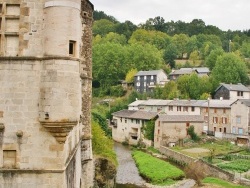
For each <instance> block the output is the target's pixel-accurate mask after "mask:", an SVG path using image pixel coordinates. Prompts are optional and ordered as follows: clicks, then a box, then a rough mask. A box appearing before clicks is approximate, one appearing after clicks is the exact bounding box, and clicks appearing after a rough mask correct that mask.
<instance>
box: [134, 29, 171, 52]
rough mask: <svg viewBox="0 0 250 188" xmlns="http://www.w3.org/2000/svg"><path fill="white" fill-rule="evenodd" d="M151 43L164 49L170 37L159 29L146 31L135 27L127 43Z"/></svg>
mask: <svg viewBox="0 0 250 188" xmlns="http://www.w3.org/2000/svg"><path fill="white" fill-rule="evenodd" d="M136 43H140V44H151V45H154V46H155V47H156V48H157V49H159V50H161V49H164V48H165V47H166V46H167V45H168V44H169V43H170V37H169V36H168V35H167V34H166V33H163V32H160V31H155V30H153V31H148V30H145V29H137V30H136V31H135V32H134V33H133V34H132V36H131V37H130V39H129V44H136Z"/></svg>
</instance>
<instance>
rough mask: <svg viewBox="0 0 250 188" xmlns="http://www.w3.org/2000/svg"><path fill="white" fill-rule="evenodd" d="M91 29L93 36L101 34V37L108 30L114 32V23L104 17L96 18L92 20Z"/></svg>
mask: <svg viewBox="0 0 250 188" xmlns="http://www.w3.org/2000/svg"><path fill="white" fill-rule="evenodd" d="M92 29H93V35H94V36H96V35H101V36H102V37H103V36H105V35H106V34H108V33H109V32H115V23H114V22H112V21H110V20H106V19H101V20H97V21H95V22H94V24H93V27H92Z"/></svg>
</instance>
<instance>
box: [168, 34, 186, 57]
mask: <svg viewBox="0 0 250 188" xmlns="http://www.w3.org/2000/svg"><path fill="white" fill-rule="evenodd" d="M188 41H189V37H188V36H187V35H185V34H179V35H174V36H173V38H172V42H173V44H174V45H175V46H176V47H177V50H178V56H179V58H183V55H184V54H185V53H187V44H188Z"/></svg>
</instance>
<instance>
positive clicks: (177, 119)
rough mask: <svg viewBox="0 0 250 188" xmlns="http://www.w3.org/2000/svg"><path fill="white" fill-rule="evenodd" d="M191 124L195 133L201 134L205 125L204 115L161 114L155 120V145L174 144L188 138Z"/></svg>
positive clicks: (157, 146)
mask: <svg viewBox="0 0 250 188" xmlns="http://www.w3.org/2000/svg"><path fill="white" fill-rule="evenodd" d="M190 126H194V131H195V133H197V135H201V134H202V131H203V126H204V119H203V116H201V115H167V114H159V116H158V118H157V119H156V121H155V132H154V147H155V148H160V146H161V145H163V146H174V145H175V144H177V143H178V142H179V141H181V140H183V139H185V138H188V137H189V135H188V133H187V129H188V128H189V127H190Z"/></svg>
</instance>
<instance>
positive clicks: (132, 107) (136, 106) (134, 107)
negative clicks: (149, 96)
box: [128, 100, 146, 110]
mask: <svg viewBox="0 0 250 188" xmlns="http://www.w3.org/2000/svg"><path fill="white" fill-rule="evenodd" d="M145 101H146V100H136V101H134V102H132V103H130V104H129V105H128V110H139V105H140V104H142V103H144V102H145Z"/></svg>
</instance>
